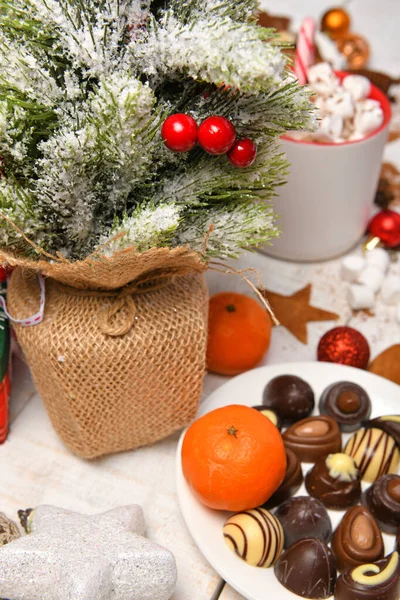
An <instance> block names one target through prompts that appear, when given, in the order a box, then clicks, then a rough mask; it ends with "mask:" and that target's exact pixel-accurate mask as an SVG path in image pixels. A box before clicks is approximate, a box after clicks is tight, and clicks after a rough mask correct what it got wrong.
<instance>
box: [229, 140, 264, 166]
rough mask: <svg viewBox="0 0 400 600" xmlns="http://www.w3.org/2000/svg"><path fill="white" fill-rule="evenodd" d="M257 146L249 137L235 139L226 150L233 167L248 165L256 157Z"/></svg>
mask: <svg viewBox="0 0 400 600" xmlns="http://www.w3.org/2000/svg"><path fill="white" fill-rule="evenodd" d="M256 155H257V148H256V145H255V144H254V142H252V141H251V139H250V138H244V139H243V140H237V141H236V142H235V143H234V145H233V146H232V148H231V149H230V150H229V152H228V159H229V160H230V161H231V163H232V164H233V166H234V167H239V168H241V169H243V168H244V167H250V165H252V164H253V162H254V161H255V159H256Z"/></svg>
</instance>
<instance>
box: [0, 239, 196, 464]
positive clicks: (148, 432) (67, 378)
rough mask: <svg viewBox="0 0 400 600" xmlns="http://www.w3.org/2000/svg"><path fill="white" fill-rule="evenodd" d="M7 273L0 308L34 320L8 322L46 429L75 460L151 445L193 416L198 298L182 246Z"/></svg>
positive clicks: (15, 261)
mask: <svg viewBox="0 0 400 600" xmlns="http://www.w3.org/2000/svg"><path fill="white" fill-rule="evenodd" d="M0 260H1V261H2V262H3V263H4V262H7V263H8V264H11V265H12V266H16V267H17V268H16V269H15V270H14V272H13V274H12V276H11V279H10V282H9V287H8V294H7V297H8V309H9V312H10V313H11V315H12V316H13V317H14V318H18V319H21V318H26V317H28V316H30V315H32V314H34V313H35V312H36V311H37V310H38V307H39V301H40V289H39V284H38V277H37V274H38V272H40V273H42V274H43V275H44V276H45V278H46V281H45V283H46V285H45V287H46V301H45V312H44V320H43V321H42V323H40V324H38V325H34V326H31V327H23V326H21V325H17V324H15V325H14V327H15V330H16V334H17V338H18V341H19V343H20V345H21V348H22V350H23V352H24V354H25V357H26V359H27V362H28V364H29V366H30V369H31V372H32V375H33V378H34V381H35V384H36V387H37V390H38V391H39V393H40V395H41V397H42V399H43V401H44V404H45V406H46V409H47V412H48V414H49V417H50V419H51V421H52V424H53V426H54V428H55V430H56V431H57V433H58V434H59V436H60V437H61V439H62V440H63V441H64V443H65V444H66V445H67V446H68V448H70V449H71V450H72V451H73V452H74V453H75V454H77V455H79V456H81V457H85V458H95V457H98V456H102V455H105V454H110V453H114V452H120V451H124V450H130V449H133V448H137V447H139V446H143V445H146V444H151V443H153V442H155V441H157V440H160V439H162V438H164V437H166V436H168V435H170V434H172V433H173V432H175V431H177V430H178V429H181V428H182V427H184V426H185V425H187V424H188V423H190V421H191V420H192V419H193V418H194V417H195V414H196V411H197V406H198V400H199V398H200V395H201V391H202V381H203V376H204V371H205V353H206V340H207V307H208V292H207V287H206V284H205V282H204V278H203V275H202V272H203V271H204V270H205V269H206V264H205V263H204V261H203V260H202V257H201V255H200V254H198V253H195V252H192V251H190V250H189V249H187V248H177V249H174V250H169V249H153V250H150V251H148V252H145V253H142V254H136V253H134V252H133V251H131V250H128V251H123V252H119V253H117V254H116V255H114V256H113V257H111V258H105V257H104V256H100V255H95V256H92V257H90V258H88V259H86V260H85V261H80V262H75V263H71V262H68V261H66V260H65V259H62V257H58V260H56V261H53V262H49V261H47V260H40V261H37V262H36V261H27V260H25V259H19V258H18V257H15V256H11V255H10V254H7V253H5V252H0Z"/></svg>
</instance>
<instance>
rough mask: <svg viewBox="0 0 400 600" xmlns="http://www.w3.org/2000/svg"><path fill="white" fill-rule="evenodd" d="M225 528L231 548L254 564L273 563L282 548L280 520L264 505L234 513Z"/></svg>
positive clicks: (226, 537)
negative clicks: (263, 506)
mask: <svg viewBox="0 0 400 600" xmlns="http://www.w3.org/2000/svg"><path fill="white" fill-rule="evenodd" d="M223 532H224V538H225V542H226V544H227V545H228V547H229V548H230V549H231V550H232V552H235V554H237V555H238V556H239V557H240V558H242V559H243V560H244V561H246V562H247V563H248V564H249V565H253V566H254V567H271V566H272V565H273V564H274V563H275V562H276V561H277V559H278V557H279V555H280V554H281V552H282V549H283V530H282V527H281V524H280V523H279V521H278V519H277V518H276V517H274V515H272V514H271V513H270V512H268V511H267V510H265V509H264V508H253V509H252V510H245V511H243V512H238V513H236V514H234V515H232V516H231V517H229V519H228V520H227V521H225V525H224V529H223Z"/></svg>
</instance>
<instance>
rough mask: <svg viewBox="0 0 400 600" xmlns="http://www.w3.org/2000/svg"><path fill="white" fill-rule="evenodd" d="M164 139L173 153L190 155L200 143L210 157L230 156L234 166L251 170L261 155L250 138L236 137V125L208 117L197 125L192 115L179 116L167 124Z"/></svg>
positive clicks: (164, 124) (164, 129) (220, 118)
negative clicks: (250, 167) (187, 153)
mask: <svg viewBox="0 0 400 600" xmlns="http://www.w3.org/2000/svg"><path fill="white" fill-rule="evenodd" d="M161 136H162V139H163V141H164V143H165V145H166V146H167V148H169V149H170V150H174V151H175V152H189V150H192V148H194V147H195V145H196V143H197V142H198V143H199V144H200V146H201V147H202V148H203V150H205V151H206V152H208V154H214V155H219V154H226V155H227V156H228V159H229V160H230V162H231V163H232V164H233V166H234V167H240V168H243V167H249V166H250V165H252V164H253V162H254V160H255V158H256V154H257V148H256V146H255V144H254V143H253V142H252V141H251V139H250V138H244V139H242V140H238V139H237V138H236V131H235V128H234V126H233V125H232V123H231V122H230V121H229V119H226V118H225V117H218V116H212V117H208V118H207V119H205V120H204V121H203V122H202V123H201V124H200V126H197V123H196V121H195V120H194V119H193V117H191V116H190V115H185V114H183V113H177V114H175V115H171V116H170V117H168V118H167V119H166V120H165V121H164V123H163V126H162V129H161Z"/></svg>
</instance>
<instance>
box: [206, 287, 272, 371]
mask: <svg viewBox="0 0 400 600" xmlns="http://www.w3.org/2000/svg"><path fill="white" fill-rule="evenodd" d="M271 327H272V324H271V319H270V316H269V314H268V313H267V311H266V310H265V309H264V308H263V307H262V306H261V305H260V304H259V303H258V302H257V301H256V300H254V299H253V298H250V296H245V295H244V294H237V293H235V292H221V293H219V294H215V296H212V297H211V298H210V304H209V316H208V341H207V368H208V369H209V370H210V371H214V372H215V373H220V374H221V375H237V374H238V373H243V371H248V370H249V369H252V368H253V367H255V366H256V365H257V364H258V363H259V362H260V361H261V359H262V357H263V356H264V354H265V352H266V351H267V350H268V348H269V345H270V341H271Z"/></svg>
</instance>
